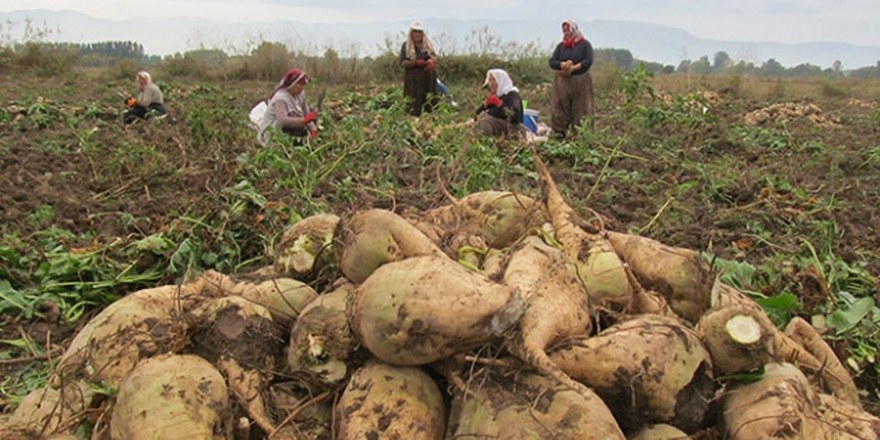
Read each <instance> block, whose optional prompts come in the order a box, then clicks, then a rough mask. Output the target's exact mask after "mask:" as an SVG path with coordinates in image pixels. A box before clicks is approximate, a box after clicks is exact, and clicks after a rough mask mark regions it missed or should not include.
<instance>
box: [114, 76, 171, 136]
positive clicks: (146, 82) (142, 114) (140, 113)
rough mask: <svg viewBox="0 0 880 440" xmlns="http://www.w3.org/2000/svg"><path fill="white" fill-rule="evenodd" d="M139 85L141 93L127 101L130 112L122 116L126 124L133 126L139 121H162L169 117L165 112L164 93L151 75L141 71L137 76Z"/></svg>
mask: <svg viewBox="0 0 880 440" xmlns="http://www.w3.org/2000/svg"><path fill="white" fill-rule="evenodd" d="M137 83H138V89H140V93H139V94H138V96H137V98H135V97H129V98H126V99H125V105H127V106H128V111H126V112H125V113H124V114H123V115H122V120H123V122H125V123H126V124H131V123H132V122H134V121H137V120H139V119H150V118H156V119H161V118H164V117H165V116H167V115H168V111H167V110H165V101H164V100H163V99H162V91H161V90H159V86H157V85H156V84H154V83H153V77H152V76H150V74H149V73H147V72H144V71H140V72H138V74H137Z"/></svg>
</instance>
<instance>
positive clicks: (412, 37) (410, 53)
mask: <svg viewBox="0 0 880 440" xmlns="http://www.w3.org/2000/svg"><path fill="white" fill-rule="evenodd" d="M400 65H401V66H403V68H404V71H405V73H404V78H403V94H404V95H405V96H406V97H407V98H409V99H410V106H409V113H410V114H411V115H413V116H419V115H421V114H422V111H431V109H432V108H433V107H434V106H435V105H437V100H436V98H437V70H436V67H437V53H436V52H434V46H433V45H432V44H431V40H430V39H429V38H428V36H427V35H426V34H425V27H424V26H423V25H422V22H420V21H414V22H413V23H412V24H411V25H410V27H409V33H408V34H407V38H406V42H404V43H403V45H402V46H401V47H400Z"/></svg>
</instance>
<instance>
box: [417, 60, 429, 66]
mask: <svg viewBox="0 0 880 440" xmlns="http://www.w3.org/2000/svg"><path fill="white" fill-rule="evenodd" d="M414 62H415V63H416V67H425V64H428V62H427V61H425V60H415V61H414Z"/></svg>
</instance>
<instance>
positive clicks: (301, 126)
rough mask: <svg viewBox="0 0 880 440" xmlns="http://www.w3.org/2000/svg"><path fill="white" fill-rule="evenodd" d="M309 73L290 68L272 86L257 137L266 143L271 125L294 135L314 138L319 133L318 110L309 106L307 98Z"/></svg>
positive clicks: (262, 142)
mask: <svg viewBox="0 0 880 440" xmlns="http://www.w3.org/2000/svg"><path fill="white" fill-rule="evenodd" d="M308 83H309V76H308V75H307V74H306V73H305V72H303V71H301V70H299V69H290V70H289V71H287V73H285V74H284V77H282V78H281V81H279V82H278V85H277V86H275V89H274V90H272V93H271V94H270V96H269V100H268V107H267V108H266V113H265V115H263V120H262V121H261V123H260V130H259V131H258V132H257V140H259V141H260V143H261V144H263V145H265V144H266V142H267V141H268V138H269V136H268V135H269V133H268V132H267V130H268V128H269V127H275V128H277V129H279V130H281V131H283V132H284V133H287V134H289V135H291V136H297V137H305V136H307V135H308V136H311V137H312V138H314V137H316V136H317V135H318V113H317V112H315V111H313V110H312V109H311V108H309V104H308V103H307V102H306V93H305V87H306V84H308Z"/></svg>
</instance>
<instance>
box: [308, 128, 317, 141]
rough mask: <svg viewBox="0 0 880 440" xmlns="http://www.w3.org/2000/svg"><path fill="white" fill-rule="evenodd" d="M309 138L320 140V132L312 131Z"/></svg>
mask: <svg viewBox="0 0 880 440" xmlns="http://www.w3.org/2000/svg"><path fill="white" fill-rule="evenodd" d="M309 137H310V138H312V139H317V138H318V130H312V131H310V132H309Z"/></svg>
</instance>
